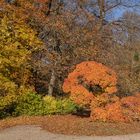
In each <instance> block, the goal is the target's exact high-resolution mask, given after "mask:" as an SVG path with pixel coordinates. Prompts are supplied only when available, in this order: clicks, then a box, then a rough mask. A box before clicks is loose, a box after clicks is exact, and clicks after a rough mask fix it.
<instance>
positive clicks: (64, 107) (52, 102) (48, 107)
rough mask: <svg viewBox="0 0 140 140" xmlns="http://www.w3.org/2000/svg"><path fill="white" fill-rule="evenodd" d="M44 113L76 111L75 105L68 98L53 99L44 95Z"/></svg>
mask: <svg viewBox="0 0 140 140" xmlns="http://www.w3.org/2000/svg"><path fill="white" fill-rule="evenodd" d="M44 104H45V114H69V113H72V112H75V111H76V108H77V105H76V104H75V103H74V102H72V101H71V100H70V99H67V98H65V99H55V98H54V97H51V96H46V97H44Z"/></svg>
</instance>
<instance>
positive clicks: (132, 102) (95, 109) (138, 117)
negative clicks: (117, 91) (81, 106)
mask: <svg viewBox="0 0 140 140" xmlns="http://www.w3.org/2000/svg"><path fill="white" fill-rule="evenodd" d="M107 101H108V100H107V99H105V98H104V99H100V100H98V106H97V104H96V101H93V102H92V104H91V119H92V120H94V121H95V120H99V121H106V122H132V121H140V94H136V95H133V96H128V97H124V98H122V99H119V98H118V99H117V98H116V100H114V102H107ZM101 103H102V105H101ZM103 103H104V105H103ZM95 104H96V106H95Z"/></svg>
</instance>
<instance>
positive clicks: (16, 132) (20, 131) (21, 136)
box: [0, 125, 140, 140]
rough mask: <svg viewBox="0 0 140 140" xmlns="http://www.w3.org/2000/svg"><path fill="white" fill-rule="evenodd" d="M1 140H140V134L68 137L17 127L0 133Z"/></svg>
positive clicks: (38, 129)
mask: <svg viewBox="0 0 140 140" xmlns="http://www.w3.org/2000/svg"><path fill="white" fill-rule="evenodd" d="M0 140H140V133H138V134H132V135H123V136H102V137H100V136H95V137H93V136H66V135H59V134H52V133H50V132H46V131H45V130H42V129H41V127H39V126H30V125H23V126H15V127H11V128H7V129H4V130H2V131H0Z"/></svg>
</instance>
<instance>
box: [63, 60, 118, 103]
mask: <svg viewBox="0 0 140 140" xmlns="http://www.w3.org/2000/svg"><path fill="white" fill-rule="evenodd" d="M116 83H117V76H116V73H115V72H114V71H113V70H111V69H110V68H108V67H106V66H104V65H102V64H101V63H97V62H95V61H86V62H82V63H80V64H78V65H77V66H76V69H75V70H74V71H73V72H72V73H70V74H69V75H68V78H66V79H65V81H64V84H63V91H64V92H65V93H70V98H71V99H72V100H73V101H74V102H75V103H77V104H82V105H89V104H90V103H91V101H92V100H93V99H94V98H95V97H96V96H98V95H102V94H112V93H115V92H116V91H117V88H116Z"/></svg>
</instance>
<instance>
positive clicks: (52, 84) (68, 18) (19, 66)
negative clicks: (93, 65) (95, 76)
mask: <svg viewBox="0 0 140 140" xmlns="http://www.w3.org/2000/svg"><path fill="white" fill-rule="evenodd" d="M139 8H140V1H138V0H135V1H134V0H0V110H1V112H4V111H5V112H11V110H12V108H13V106H14V105H15V102H16V101H17V98H18V97H19V96H21V94H23V93H25V92H37V93H38V94H39V95H40V96H45V95H50V96H55V97H63V95H64V93H63V90H62V84H63V82H64V79H65V78H66V77H67V76H68V73H70V72H72V71H73V70H74V69H75V66H76V64H79V63H80V62H83V61H87V60H90V61H96V62H99V63H102V64H104V65H106V66H108V67H110V68H112V69H113V70H114V71H115V72H116V73H117V76H118V84H117V87H118V91H117V95H118V96H119V97H124V96H128V95H132V94H133V93H135V92H139V91H140V14H139ZM11 106H12V107H11ZM0 114H2V115H1V116H4V115H3V113H0Z"/></svg>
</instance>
